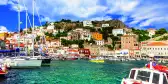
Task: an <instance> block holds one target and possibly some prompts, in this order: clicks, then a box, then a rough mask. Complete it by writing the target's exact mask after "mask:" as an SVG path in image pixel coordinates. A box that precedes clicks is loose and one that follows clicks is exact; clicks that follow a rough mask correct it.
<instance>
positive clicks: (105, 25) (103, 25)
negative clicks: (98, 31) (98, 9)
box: [102, 24, 110, 27]
mask: <svg viewBox="0 0 168 84" xmlns="http://www.w3.org/2000/svg"><path fill="white" fill-rule="evenodd" d="M109 26H110V25H109V24H102V27H109Z"/></svg>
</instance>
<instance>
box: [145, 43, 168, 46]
mask: <svg viewBox="0 0 168 84" xmlns="http://www.w3.org/2000/svg"><path fill="white" fill-rule="evenodd" d="M148 46H168V44H166V43H164V42H151V43H149V44H148Z"/></svg>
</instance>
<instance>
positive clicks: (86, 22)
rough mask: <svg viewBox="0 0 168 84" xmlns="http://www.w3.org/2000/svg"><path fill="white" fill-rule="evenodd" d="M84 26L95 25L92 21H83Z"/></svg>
mask: <svg viewBox="0 0 168 84" xmlns="http://www.w3.org/2000/svg"><path fill="white" fill-rule="evenodd" d="M83 26H84V27H93V24H92V21H83Z"/></svg>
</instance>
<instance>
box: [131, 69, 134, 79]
mask: <svg viewBox="0 0 168 84" xmlns="http://www.w3.org/2000/svg"><path fill="white" fill-rule="evenodd" d="M134 76H135V70H132V71H131V75H130V78H131V79H134Z"/></svg>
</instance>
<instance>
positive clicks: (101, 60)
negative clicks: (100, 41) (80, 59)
mask: <svg viewBox="0 0 168 84" xmlns="http://www.w3.org/2000/svg"><path fill="white" fill-rule="evenodd" d="M89 61H90V62H95V63H104V59H103V58H102V57H96V58H91V59H90V60H89Z"/></svg>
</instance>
